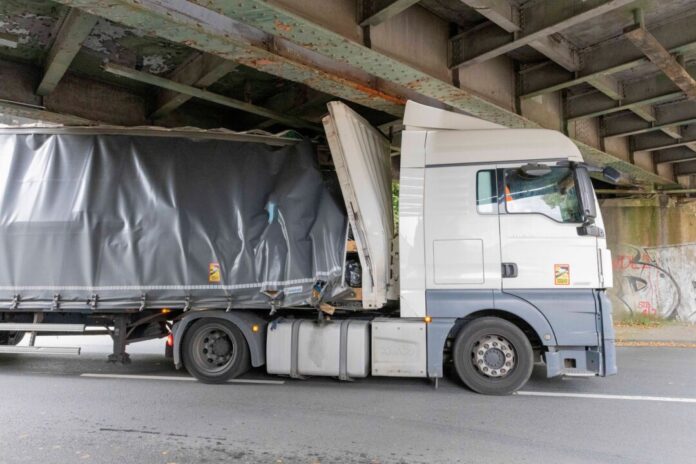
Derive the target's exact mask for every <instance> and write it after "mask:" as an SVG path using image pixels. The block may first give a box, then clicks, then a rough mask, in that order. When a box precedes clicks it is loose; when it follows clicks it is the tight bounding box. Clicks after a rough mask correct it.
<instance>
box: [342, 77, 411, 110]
mask: <svg viewBox="0 0 696 464" xmlns="http://www.w3.org/2000/svg"><path fill="white" fill-rule="evenodd" d="M347 84H348V85H350V86H351V87H353V88H354V89H356V90H357V91H359V92H362V93H364V94H365V95H366V96H367V97H368V98H370V99H378V100H386V101H388V102H391V103H394V104H397V105H405V104H406V99H405V98H401V97H395V96H394V95H389V94H388V93H384V92H382V91H380V90H377V89H373V88H372V87H369V86H367V85H364V84H360V83H358V82H347Z"/></svg>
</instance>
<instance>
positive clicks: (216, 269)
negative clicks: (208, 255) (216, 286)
mask: <svg viewBox="0 0 696 464" xmlns="http://www.w3.org/2000/svg"><path fill="white" fill-rule="evenodd" d="M208 282H220V264H219V263H210V267H209V268H208Z"/></svg>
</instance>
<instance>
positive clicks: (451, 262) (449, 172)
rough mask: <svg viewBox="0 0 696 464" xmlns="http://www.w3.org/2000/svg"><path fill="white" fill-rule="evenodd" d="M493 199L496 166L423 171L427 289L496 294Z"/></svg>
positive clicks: (496, 235)
mask: <svg viewBox="0 0 696 464" xmlns="http://www.w3.org/2000/svg"><path fill="white" fill-rule="evenodd" d="M497 196H498V194H497V180H496V170H495V165H442V166H428V167H426V170H425V208H424V209H425V261H426V288H427V289H428V290H465V291H466V290H500V242H499V233H498V204H497V203H498V200H497ZM489 294H490V295H492V293H490V292H489Z"/></svg>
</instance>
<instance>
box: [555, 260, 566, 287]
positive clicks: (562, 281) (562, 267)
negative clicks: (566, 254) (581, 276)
mask: <svg viewBox="0 0 696 464" xmlns="http://www.w3.org/2000/svg"><path fill="white" fill-rule="evenodd" d="M553 275H554V282H553V283H554V285H570V265H568V264H554V265H553Z"/></svg>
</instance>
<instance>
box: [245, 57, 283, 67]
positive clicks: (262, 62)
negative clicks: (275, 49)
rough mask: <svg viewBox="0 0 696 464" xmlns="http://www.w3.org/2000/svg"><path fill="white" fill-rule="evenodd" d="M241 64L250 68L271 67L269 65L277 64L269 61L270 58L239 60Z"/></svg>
mask: <svg viewBox="0 0 696 464" xmlns="http://www.w3.org/2000/svg"><path fill="white" fill-rule="evenodd" d="M239 62H240V63H242V64H243V65H246V66H249V67H251V68H255V67H261V66H269V65H273V64H276V62H275V61H274V60H269V59H268V58H256V59H250V60H239Z"/></svg>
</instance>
